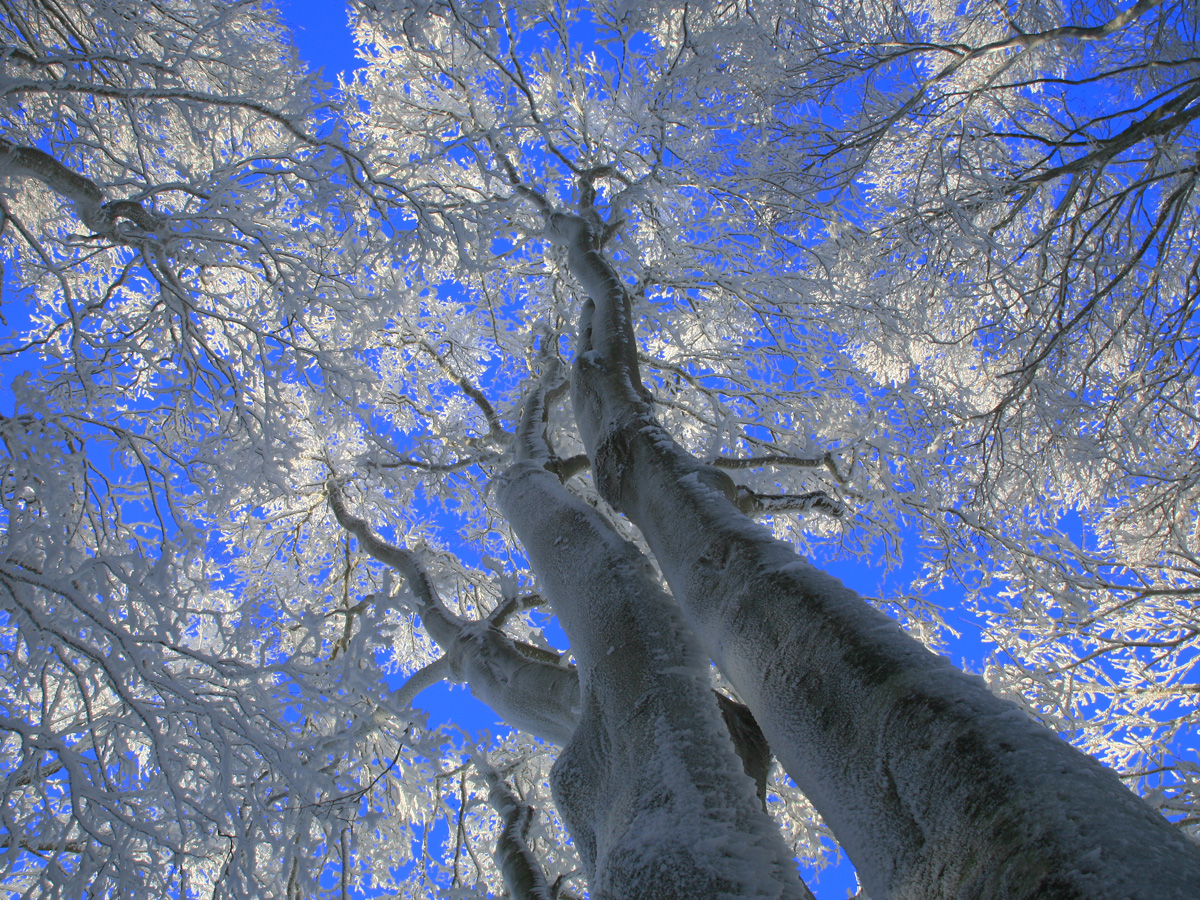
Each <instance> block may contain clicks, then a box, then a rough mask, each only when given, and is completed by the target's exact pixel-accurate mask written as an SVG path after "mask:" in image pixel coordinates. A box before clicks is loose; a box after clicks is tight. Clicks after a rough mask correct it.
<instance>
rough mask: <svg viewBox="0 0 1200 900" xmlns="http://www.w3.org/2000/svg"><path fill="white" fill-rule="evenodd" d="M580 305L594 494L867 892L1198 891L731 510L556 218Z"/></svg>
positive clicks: (921, 659)
mask: <svg viewBox="0 0 1200 900" xmlns="http://www.w3.org/2000/svg"><path fill="white" fill-rule="evenodd" d="M549 230H550V233H551V236H552V238H554V239H555V240H556V241H558V242H559V243H561V244H563V245H565V246H566V247H567V250H568V264H569V266H570V270H571V273H572V274H573V276H574V277H575V278H576V279H577V280H578V281H579V283H580V284H581V285H582V286H583V288H584V290H585V291H586V293H587V296H588V298H589V299H588V300H587V302H586V303H585V304H584V310H583V312H582V314H581V317H580V328H579V340H578V347H577V358H576V362H575V368H574V373H573V384H572V394H573V401H574V406H575V413H576V417H577V420H578V422H579V427H580V429H581V431H582V435H583V439H584V444H585V447H586V449H587V452H588V455H589V457H590V458H591V460H592V472H593V476H594V478H595V482H596V486H597V488H598V490H599V491H600V493H601V495H602V496H603V497H604V498H605V499H606V500H607V501H608V502H609V503H610V504H612V506H613V507H614V508H616V509H617V510H619V511H621V512H623V513H625V514H626V515H627V516H628V517H629V518H630V519H631V520H632V521H633V522H634V524H636V525H637V526H638V528H639V529H640V530H641V531H642V533H643V534H644V535H645V537H646V540H647V542H648V543H649V545H650V547H651V549H652V550H653V552H654V554H655V556H656V558H657V560H658V562H659V564H660V566H661V568H662V571H663V573H664V575H665V576H666V579H667V581H668V583H669V585H670V587H671V590H672V593H673V594H674V596H675V598H676V599H677V601H678V602H679V604H680V606H681V607H682V609H683V612H684V615H685V616H686V618H687V620H688V622H689V624H691V625H692V627H693V629H694V631H695V633H696V635H697V636H698V637H699V639H700V641H701V642H702V644H703V645H704V647H705V648H706V649H707V650H708V652H709V653H711V654H712V656H713V659H714V660H715V661H716V663H717V665H718V666H719V667H720V668H721V670H722V671H723V672H724V673H725V675H726V676H727V677H728V678H729V680H730V682H731V683H732V684H733V685H734V687H735V688H736V689H737V691H738V693H739V694H740V695H741V697H742V699H743V700H744V701H745V702H746V703H747V705H748V706H749V707H750V709H751V711H752V712H753V714H754V716H755V718H756V719H757V720H758V722H759V725H760V726H761V727H762V729H763V732H764V733H765V734H766V736H767V738H768V740H769V741H770V744H771V747H772V749H773V750H774V752H775V754H776V756H777V758H778V759H779V760H780V762H781V764H782V765H783V767H784V768H785V769H786V771H787V772H788V773H789V774H790V775H791V776H792V778H793V779H795V781H796V783H797V784H798V785H799V787H800V788H801V789H802V790H803V791H804V792H805V793H806V794H807V795H808V797H809V798H810V799H811V800H812V801H813V803H814V804H815V805H816V807H817V809H818V810H819V811H820V812H821V815H822V816H823V817H824V818H825V820H826V822H827V823H828V824H829V826H830V827H831V828H832V829H833V831H834V833H835V834H836V835H837V837H838V840H839V841H840V842H841V844H842V846H843V847H844V848H845V850H846V852H847V854H848V855H849V857H850V859H851V860H852V861H853V862H854V864H855V865H856V867H857V868H858V872H859V875H860V877H861V879H862V881H863V884H864V886H865V887H866V889H867V891H868V892H869V893H870V894H871V896H872V897H874V898H876V900H889V898H890V900H907V898H918V897H919V898H935V897H938V898H941V897H945V898H951V897H953V898H959V900H966V898H971V900H984V898H988V900H992V898H994V900H1018V898H1029V900H1033V898H1052V897H1053V898H1064V900H1065V898H1085V897H1086V898H1112V900H1130V898H1144V900H1165V898H1178V900H1184V898H1194V897H1195V896H1196V891H1197V886H1198V885H1200V851H1198V850H1197V848H1196V847H1195V846H1193V845H1192V844H1190V843H1189V842H1188V841H1187V840H1186V839H1185V838H1184V837H1183V836H1182V835H1181V834H1180V833H1179V832H1178V831H1177V830H1176V829H1175V828H1173V827H1172V826H1171V825H1170V824H1169V823H1168V822H1166V820H1164V819H1162V818H1161V817H1160V816H1159V815H1158V814H1157V813H1155V812H1154V811H1152V810H1151V809H1150V808H1149V807H1148V806H1147V805H1146V804H1145V803H1143V802H1142V801H1141V800H1140V799H1139V798H1137V797H1136V796H1134V795H1133V794H1132V793H1131V792H1129V791H1128V790H1127V789H1126V788H1125V787H1124V786H1123V785H1122V784H1121V782H1120V781H1119V779H1118V778H1117V777H1116V775H1115V774H1114V773H1112V772H1111V771H1109V770H1107V769H1105V768H1104V767H1103V766H1101V765H1100V764H1099V763H1097V762H1096V761H1095V760H1093V759H1091V758H1090V757H1088V756H1086V755H1084V754H1082V753H1080V752H1079V751H1077V750H1075V749H1074V748H1073V747H1071V746H1070V745H1068V744H1067V743H1065V742H1064V741H1062V740H1060V739H1059V738H1058V737H1057V736H1055V735H1054V734H1052V733H1051V732H1050V731H1048V730H1047V729H1045V728H1043V727H1042V726H1040V725H1039V724H1037V723H1036V722H1034V721H1033V720H1032V719H1031V718H1030V717H1028V716H1027V715H1025V714H1024V713H1023V712H1022V711H1020V710H1019V709H1018V708H1017V707H1016V706H1015V705H1013V704H1011V703H1008V702H1006V701H1002V700H1000V699H999V698H997V697H996V696H995V695H993V694H992V693H991V692H990V691H989V690H988V689H987V687H986V685H985V684H984V683H983V681H982V680H981V679H979V678H977V677H974V676H970V675H967V674H965V673H963V672H961V671H959V670H958V669H956V668H954V667H953V666H952V665H951V664H950V663H949V662H947V661H946V660H944V659H942V658H940V657H938V656H936V655H934V654H933V653H931V652H929V651H928V650H927V649H926V648H925V647H924V646H923V645H921V644H920V643H918V642H917V641H915V640H914V639H912V638H911V637H909V636H908V635H907V634H905V633H904V632H903V631H902V630H901V629H900V628H899V627H898V626H897V625H896V623H895V622H893V621H892V620H891V619H890V618H888V617H887V616H885V615H884V614H882V613H881V612H879V611H877V610H875V609H874V608H873V607H871V606H870V605H869V604H867V603H866V602H865V601H864V600H863V599H862V598H861V597H859V596H858V595H857V594H855V593H854V592H852V591H850V590H848V589H847V588H846V587H844V586H843V585H842V584H841V583H840V582H839V581H837V580H836V579H834V578H832V577H830V576H828V575H826V574H824V573H822V572H820V571H818V570H817V569H815V568H814V567H813V566H811V565H810V564H809V563H807V562H805V561H804V560H802V559H800V558H799V557H798V556H797V555H796V553H795V552H794V551H793V549H792V548H791V547H790V545H787V544H784V543H782V542H780V541H777V540H775V539H774V538H773V537H772V536H771V535H770V534H769V533H768V532H767V531H766V530H765V529H764V528H762V527H760V526H758V525H756V524H754V523H753V522H752V521H750V520H749V519H748V518H746V517H745V516H744V515H743V514H741V513H740V512H739V511H738V509H737V508H736V506H735V501H736V492H735V491H734V488H733V484H732V482H731V481H730V479H729V478H728V477H727V476H726V475H725V474H724V473H722V472H721V471H719V470H717V469H715V468H712V467H710V466H706V465H703V464H702V463H700V462H699V461H698V460H697V459H695V458H694V457H693V456H691V455H690V454H688V453H687V452H685V451H684V450H683V449H682V448H680V447H679V446H678V445H677V444H676V443H675V442H674V441H673V440H672V439H671V437H670V436H669V435H668V434H667V433H666V431H665V430H664V429H663V428H662V427H661V426H660V425H659V423H658V422H657V421H656V420H655V418H654V415H653V413H652V410H651V405H650V402H649V399H648V397H647V395H646V392H645V391H644V389H643V388H642V385H641V380H640V377H639V374H638V370H637V355H636V347H635V345H634V343H633V331H632V319H631V314H630V307H629V297H628V294H627V292H626V290H625V288H624V287H623V285H622V284H621V281H620V279H619V278H618V277H617V275H616V273H615V271H614V270H613V268H612V267H611V266H610V265H609V264H608V263H607V262H606V261H605V260H604V259H603V257H602V256H601V253H600V251H599V249H598V247H597V242H596V240H595V238H594V236H593V232H592V230H591V228H590V227H589V226H588V224H587V223H586V222H585V221H584V220H583V219H580V218H577V217H573V216H566V215H561V214H557V215H554V216H552V217H551V218H550V226H549Z"/></svg>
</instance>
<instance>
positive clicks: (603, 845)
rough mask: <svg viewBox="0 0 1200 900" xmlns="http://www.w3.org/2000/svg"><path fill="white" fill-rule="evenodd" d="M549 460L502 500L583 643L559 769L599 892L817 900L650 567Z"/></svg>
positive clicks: (555, 779)
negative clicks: (577, 700) (578, 699)
mask: <svg viewBox="0 0 1200 900" xmlns="http://www.w3.org/2000/svg"><path fill="white" fill-rule="evenodd" d="M543 462H544V461H543V460H541V459H539V458H536V457H535V458H532V459H530V458H525V459H523V460H520V461H518V462H517V463H516V464H515V465H514V466H513V467H511V468H510V469H509V471H508V472H507V473H506V474H505V476H504V477H503V478H502V480H501V483H500V487H499V491H498V499H499V501H500V504H501V507H502V509H503V511H504V513H505V515H506V517H507V518H508V521H509V523H510V524H511V525H512V527H513V529H514V530H515V531H516V533H517V535H518V537H519V538H520V540H521V543H522V545H523V546H524V548H525V551H526V553H527V554H528V556H529V560H530V563H531V565H532V567H533V569H534V571H535V572H536V573H537V574H538V578H539V579H540V582H541V586H542V589H543V590H544V592H545V594H546V595H547V597H548V598H549V600H550V603H551V606H552V607H553V609H554V612H555V615H556V616H557V617H558V619H559V621H560V623H561V624H562V626H563V629H564V630H565V631H566V632H567V635H568V637H569V638H570V640H571V650H572V653H573V654H574V656H575V658H576V661H577V664H578V671H579V675H580V689H581V695H582V710H581V718H580V723H579V727H578V729H577V730H576V732H575V735H574V737H573V738H572V740H571V741H570V743H569V744H568V745H567V746H566V748H565V749H564V750H563V752H562V753H561V754H560V755H559V758H558V761H557V762H556V763H555V766H554V769H553V771H552V779H551V786H552V789H553V792H554V799H555V803H556V804H557V806H558V808H559V811H560V813H561V814H562V816H563V819H564V821H565V822H566V824H567V826H568V828H569V829H570V832H571V835H572V838H573V840H574V841H575V843H576V846H577V848H578V849H579V854H580V857H581V858H582V860H583V861H584V865H585V868H586V870H587V876H588V882H589V888H590V896H592V897H593V898H596V900H599V898H620V900H634V898H646V900H650V898H654V900H670V898H679V900H685V898H689V900H691V898H718V897H729V898H732V897H779V898H811V894H810V893H809V892H808V890H807V889H806V888H805V887H804V885H803V884H802V882H801V881H800V879H799V876H798V875H797V873H796V867H795V862H794V860H793V859H792V858H791V854H790V853H789V852H788V849H787V847H786V845H785V844H784V842H783V840H782V838H781V836H780V834H779V831H778V829H777V828H776V827H775V826H774V825H773V823H772V822H771V820H770V819H769V818H768V817H767V815H766V814H765V813H764V812H763V811H762V808H761V806H760V804H759V800H758V798H757V796H756V794H755V788H754V783H753V782H752V781H751V779H750V778H749V777H748V776H746V775H745V773H744V772H743V771H742V764H741V761H740V760H739V759H738V757H737V755H736V754H735V752H734V748H733V745H732V743H731V742H730V739H729V736H728V732H727V730H726V727H725V724H724V722H723V721H722V719H721V715H720V712H719V711H718V707H717V701H716V698H715V696H714V694H713V693H712V691H711V689H710V686H709V681H708V673H707V660H706V658H705V657H704V656H703V655H702V654H701V653H700V651H699V648H698V645H697V644H696V642H695V640H694V638H693V637H692V636H691V634H690V632H689V631H688V629H687V628H686V626H685V625H684V624H683V622H682V620H681V619H680V617H679V615H678V611H677V609H676V607H675V606H674V604H673V603H672V602H671V600H670V598H669V597H668V596H667V595H666V594H665V592H664V591H663V590H662V589H661V588H660V587H659V586H658V584H657V582H656V581H655V578H654V576H653V573H652V571H651V570H650V567H649V563H648V561H647V560H646V559H645V558H644V557H643V556H642V555H641V553H640V552H639V551H638V550H637V549H636V548H635V547H634V546H633V545H631V544H629V543H628V542H626V541H625V540H623V539H622V538H620V536H618V535H617V534H616V533H615V532H614V531H613V530H612V528H611V526H609V524H608V523H607V522H606V521H605V520H604V518H603V516H602V515H601V514H600V513H598V512H597V511H596V510H594V509H593V508H592V507H590V506H588V505H587V504H586V503H584V502H583V501H581V500H579V499H578V498H577V497H575V496H574V495H572V494H571V493H570V492H568V491H567V490H566V489H565V488H564V487H563V486H562V485H561V484H560V483H559V481H558V479H557V478H556V477H555V476H554V475H552V474H551V473H550V472H548V471H547V470H546V469H545V468H544V467H543Z"/></svg>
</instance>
